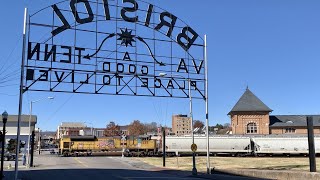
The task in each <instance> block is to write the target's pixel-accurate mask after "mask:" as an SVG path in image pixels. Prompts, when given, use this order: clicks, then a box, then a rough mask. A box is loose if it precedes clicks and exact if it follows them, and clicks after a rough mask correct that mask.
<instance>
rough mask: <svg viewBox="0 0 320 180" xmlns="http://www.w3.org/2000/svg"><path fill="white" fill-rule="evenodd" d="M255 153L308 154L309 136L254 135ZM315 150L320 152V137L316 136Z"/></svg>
mask: <svg viewBox="0 0 320 180" xmlns="http://www.w3.org/2000/svg"><path fill="white" fill-rule="evenodd" d="M251 139H252V141H253V142H254V153H255V154H257V155H272V154H284V155H290V154H291V155H293V154H304V155H305V154H308V153H309V151H308V149H309V148H308V137H307V136H264V137H252V138H251ZM314 140H315V151H316V153H320V137H315V138H314Z"/></svg>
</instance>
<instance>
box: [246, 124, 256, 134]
mask: <svg viewBox="0 0 320 180" xmlns="http://www.w3.org/2000/svg"><path fill="white" fill-rule="evenodd" d="M257 133H258V128H257V124H256V123H249V124H248V125H247V134H257Z"/></svg>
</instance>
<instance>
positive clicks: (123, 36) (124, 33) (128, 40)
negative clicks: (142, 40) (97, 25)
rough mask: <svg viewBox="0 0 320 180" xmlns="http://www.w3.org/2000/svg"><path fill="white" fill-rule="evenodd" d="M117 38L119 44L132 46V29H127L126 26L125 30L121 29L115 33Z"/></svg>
mask: <svg viewBox="0 0 320 180" xmlns="http://www.w3.org/2000/svg"><path fill="white" fill-rule="evenodd" d="M117 35H118V36H119V38H118V39H117V40H121V45H125V46H126V47H128V45H130V46H132V42H135V40H134V39H133V38H134V37H135V35H132V30H131V31H128V29H127V28H126V29H125V30H123V29H121V33H117Z"/></svg>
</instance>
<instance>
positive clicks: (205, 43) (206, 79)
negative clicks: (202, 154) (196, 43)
mask: <svg viewBox="0 0 320 180" xmlns="http://www.w3.org/2000/svg"><path fill="white" fill-rule="evenodd" d="M204 61H205V84H206V86H205V92H206V93H205V101H206V126H207V128H206V137H207V174H211V170H210V148H209V110H208V106H209V99H208V59H207V35H204Z"/></svg>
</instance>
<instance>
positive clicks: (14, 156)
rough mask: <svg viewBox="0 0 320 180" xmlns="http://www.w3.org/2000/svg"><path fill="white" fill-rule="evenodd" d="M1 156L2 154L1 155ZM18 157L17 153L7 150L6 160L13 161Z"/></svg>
mask: <svg viewBox="0 0 320 180" xmlns="http://www.w3.org/2000/svg"><path fill="white" fill-rule="evenodd" d="M0 153H1V152H0ZM0 158H1V156H0ZM15 159H16V154H14V153H10V152H5V153H4V156H3V160H4V161H13V160H15Z"/></svg>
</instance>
